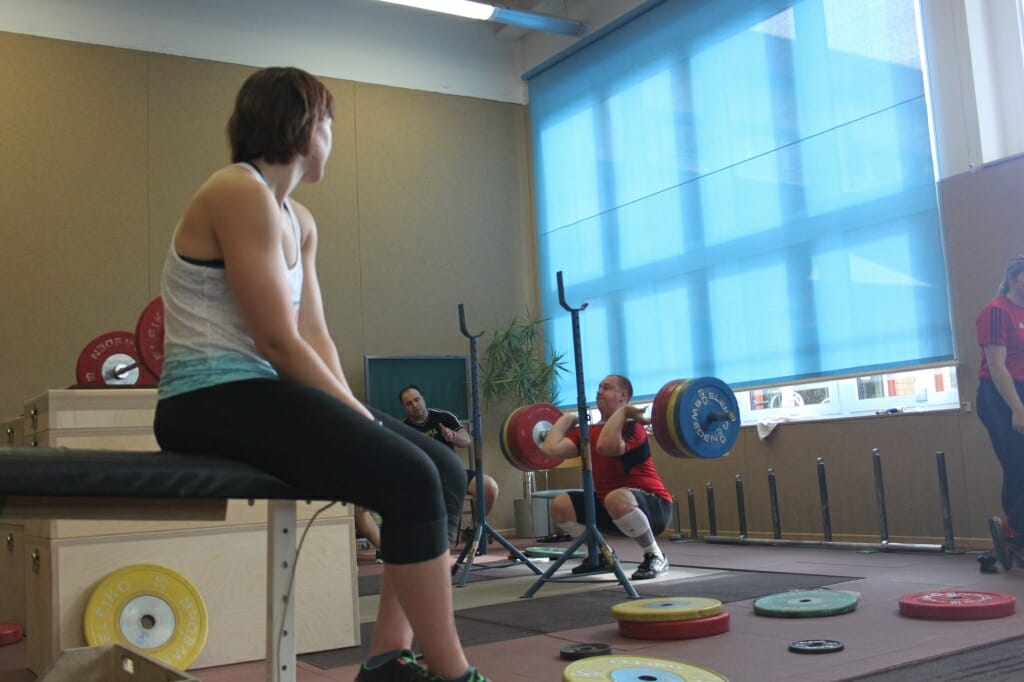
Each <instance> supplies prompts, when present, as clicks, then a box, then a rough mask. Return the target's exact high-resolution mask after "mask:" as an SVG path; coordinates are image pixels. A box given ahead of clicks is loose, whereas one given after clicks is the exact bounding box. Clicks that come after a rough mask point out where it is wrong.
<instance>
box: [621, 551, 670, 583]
mask: <svg viewBox="0 0 1024 682" xmlns="http://www.w3.org/2000/svg"><path fill="white" fill-rule="evenodd" d="M666 573H668V559H666V558H665V557H663V556H660V555H658V554H655V553H654V552H646V553H644V560H643V561H642V562H640V566H639V567H638V568H637V569H636V570H635V571H633V575H632V576H630V579H631V580H650V579H652V578H657V577H658V576H659V575H665V574H666Z"/></svg>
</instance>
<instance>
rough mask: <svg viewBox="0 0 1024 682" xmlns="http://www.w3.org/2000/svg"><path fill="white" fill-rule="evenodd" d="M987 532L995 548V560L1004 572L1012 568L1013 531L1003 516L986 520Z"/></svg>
mask: <svg viewBox="0 0 1024 682" xmlns="http://www.w3.org/2000/svg"><path fill="white" fill-rule="evenodd" d="M988 532H989V533H990V534H991V535H992V546H993V547H994V548H995V555H996V559H998V560H999V565H1001V566H1002V567H1003V570H1004V571H1009V570H1010V568H1012V567H1013V553H1014V546H1013V531H1011V530H1010V524H1009V523H1008V522H1007V521H1006V517H1005V516H993V517H992V518H990V519H989V520H988Z"/></svg>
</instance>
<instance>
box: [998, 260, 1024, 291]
mask: <svg viewBox="0 0 1024 682" xmlns="http://www.w3.org/2000/svg"><path fill="white" fill-rule="evenodd" d="M1022 272H1024V254H1020V253H1018V254H1017V255H1016V256H1014V257H1013V258H1011V259H1010V260H1008V261H1006V269H1005V271H1004V272H1003V283H1002V284H1000V285H999V291H998V292H997V295H999V296H1006V294H1008V293H1010V280H1012V279H1016V277H1017V275H1019V274H1020V273H1022Z"/></svg>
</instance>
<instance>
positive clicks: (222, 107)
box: [146, 54, 253, 298]
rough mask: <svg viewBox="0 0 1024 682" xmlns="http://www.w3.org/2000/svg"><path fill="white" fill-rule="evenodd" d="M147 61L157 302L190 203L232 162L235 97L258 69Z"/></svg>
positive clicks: (151, 253) (151, 288) (162, 58)
mask: <svg viewBox="0 0 1024 682" xmlns="http://www.w3.org/2000/svg"><path fill="white" fill-rule="evenodd" d="M147 62H148V84H149V88H148V101H147V109H146V115H147V117H148V119H149V145H148V150H147V151H148V165H147V168H146V172H147V174H148V176H149V186H148V188H147V190H148V196H149V224H150V230H149V245H148V246H149V250H148V263H149V273H148V280H147V283H148V287H147V295H148V296H149V297H150V298H152V297H155V296H158V295H159V294H160V274H161V272H162V271H163V266H164V259H165V258H166V257H167V249H168V248H169V246H170V242H171V235H172V234H173V233H174V228H175V227H176V226H177V224H178V219H179V218H180V217H181V213H182V211H183V210H184V208H185V204H186V203H187V202H188V200H189V199H190V198H191V197H192V195H193V194H195V192H196V190H198V189H199V187H200V185H202V184H203V183H204V182H205V181H206V179H207V178H208V177H209V176H210V174H212V173H213V172H214V171H215V170H217V169H218V168H220V167H221V166H225V165H227V164H228V163H230V162H231V154H230V150H229V148H228V141H227V134H226V132H225V129H226V127H227V122H228V117H229V116H230V115H231V110H232V107H233V106H234V100H235V93H236V92H238V88H239V86H240V85H241V84H242V82H243V81H244V80H245V78H246V77H247V76H248V75H249V74H250V73H252V71H253V69H251V68H249V67H244V66H236V65H234V64H222V63H219V62H211V61H204V60H201V59H188V58H184V57H171V56H167V55H157V54H150V55H148V59H147Z"/></svg>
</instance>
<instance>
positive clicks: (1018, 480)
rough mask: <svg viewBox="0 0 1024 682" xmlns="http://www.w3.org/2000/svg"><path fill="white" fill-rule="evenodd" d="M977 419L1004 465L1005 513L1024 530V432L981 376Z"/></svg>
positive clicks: (1021, 388) (1022, 388) (1022, 390)
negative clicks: (1020, 430) (1017, 426)
mask: <svg viewBox="0 0 1024 682" xmlns="http://www.w3.org/2000/svg"><path fill="white" fill-rule="evenodd" d="M1016 387H1017V394H1018V395H1020V396H1022V397H1024V384H1022V383H1017V384H1016ZM977 407H978V418H979V419H981V422H982V423H983V424H984V425H985V428H986V429H987V430H988V437H989V438H990V439H991V440H992V449H993V450H995V452H996V457H997V458H998V459H999V464H1000V465H1001V466H1002V468H1003V490H1002V503H1003V512H1004V513H1005V514H1006V518H1007V520H1008V521H1009V522H1010V528H1012V529H1014V530H1015V531H1017V532H1018V533H1022V532H1024V435H1022V434H1020V433H1017V432H1016V431H1014V430H1013V415H1012V414H1011V412H1010V406H1009V405H1007V404H1006V401H1004V400H1003V398H1002V396H1000V395H999V391H998V390H996V385H995V384H994V383H993V382H992V381H991V380H989V379H982V380H981V383H980V384H979V385H978V400H977Z"/></svg>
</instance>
